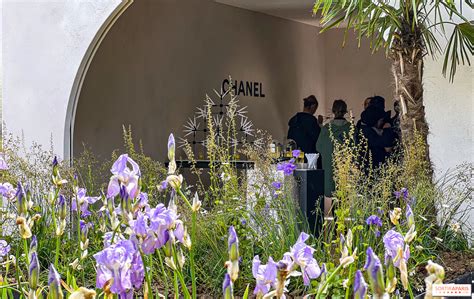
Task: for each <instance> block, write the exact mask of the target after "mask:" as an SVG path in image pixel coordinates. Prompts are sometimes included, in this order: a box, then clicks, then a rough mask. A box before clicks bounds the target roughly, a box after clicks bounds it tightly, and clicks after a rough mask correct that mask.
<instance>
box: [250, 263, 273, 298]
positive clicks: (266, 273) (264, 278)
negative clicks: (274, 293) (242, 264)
mask: <svg viewBox="0 0 474 299" xmlns="http://www.w3.org/2000/svg"><path fill="white" fill-rule="evenodd" d="M252 274H253V277H254V278H255V279H256V281H257V283H256V286H255V289H254V291H253V293H254V295H257V296H258V295H259V294H260V295H265V294H266V293H268V292H269V291H270V288H271V287H272V286H274V285H275V281H276V277H277V265H276V263H275V262H274V261H273V259H272V258H271V257H269V258H268V263H267V264H266V265H262V264H261V262H260V258H259V257H258V255H256V256H255V257H254V258H253V261H252Z"/></svg>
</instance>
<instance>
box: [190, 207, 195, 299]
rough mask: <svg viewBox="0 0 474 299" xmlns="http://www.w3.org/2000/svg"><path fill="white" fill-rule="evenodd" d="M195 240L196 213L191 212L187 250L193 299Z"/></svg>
mask: <svg viewBox="0 0 474 299" xmlns="http://www.w3.org/2000/svg"><path fill="white" fill-rule="evenodd" d="M195 240H196V211H193V215H192V226H191V248H189V263H190V264H191V281H192V293H193V299H196V298H197V289H196V271H195V265H194V250H193V248H194V246H193V245H194V244H193V242H194V241H195Z"/></svg>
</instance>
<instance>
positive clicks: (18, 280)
mask: <svg viewBox="0 0 474 299" xmlns="http://www.w3.org/2000/svg"><path fill="white" fill-rule="evenodd" d="M19 257H20V246H17V247H16V256H15V270H16V271H15V278H16V282H17V283H18V290H21V283H20V273H19V272H20V271H21V270H20V265H19V263H20V262H19V259H18V258H19ZM27 258H28V255H27ZM26 267H28V265H27V266H26ZM22 276H23V275H22ZM23 277H24V276H23Z"/></svg>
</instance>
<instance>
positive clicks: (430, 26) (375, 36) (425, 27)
mask: <svg viewBox="0 0 474 299" xmlns="http://www.w3.org/2000/svg"><path fill="white" fill-rule="evenodd" d="M464 5H465V4H463V2H462V1H460V3H459V4H457V3H455V2H454V1H449V0H447V1H446V0H436V1H426V0H401V1H371V0H344V1H339V0H317V1H315V4H314V8H313V13H314V14H315V15H318V16H320V17H321V25H322V27H323V29H322V31H325V30H328V29H330V28H333V27H337V26H340V25H344V26H346V33H347V32H348V31H349V30H350V29H353V30H354V31H355V32H356V33H357V38H358V39H359V43H360V41H361V39H362V38H363V37H366V38H368V39H369V40H370V43H371V47H372V49H373V50H374V51H377V50H379V49H382V48H383V49H385V51H386V53H387V54H389V53H390V51H392V50H394V49H395V48H397V50H400V51H404V50H405V51H406V50H408V52H409V53H412V50H413V49H418V50H420V51H422V52H423V53H425V52H426V51H427V52H428V53H429V54H430V55H432V56H435V55H436V54H437V53H439V52H444V55H445V58H444V65H443V74H444V75H446V73H447V70H448V68H449V78H450V80H451V81H452V80H453V79H454V75H455V73H456V66H457V65H459V64H461V63H462V64H469V65H470V56H472V55H474V23H473V20H469V19H468V14H466V13H463V6H464ZM468 6H471V8H472V5H469V4H468ZM468 10H469V7H468ZM446 26H449V27H452V33H451V34H450V37H449V38H448V36H447V35H448V34H447V31H446V29H445V27H446ZM446 38H447V39H448V40H449V42H448V44H447V45H446V46H445V47H444V48H442V47H441V45H440V44H441V41H442V39H446ZM414 55H415V54H414ZM397 59H398V57H397Z"/></svg>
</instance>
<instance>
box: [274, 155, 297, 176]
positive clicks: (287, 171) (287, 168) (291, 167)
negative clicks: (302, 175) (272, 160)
mask: <svg viewBox="0 0 474 299" xmlns="http://www.w3.org/2000/svg"><path fill="white" fill-rule="evenodd" d="M293 162H294V160H293V159H292V160H290V161H288V162H283V163H280V164H278V165H277V170H281V171H283V174H284V175H286V176H290V175H292V174H293V171H295V169H296V165H295V164H293Z"/></svg>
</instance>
